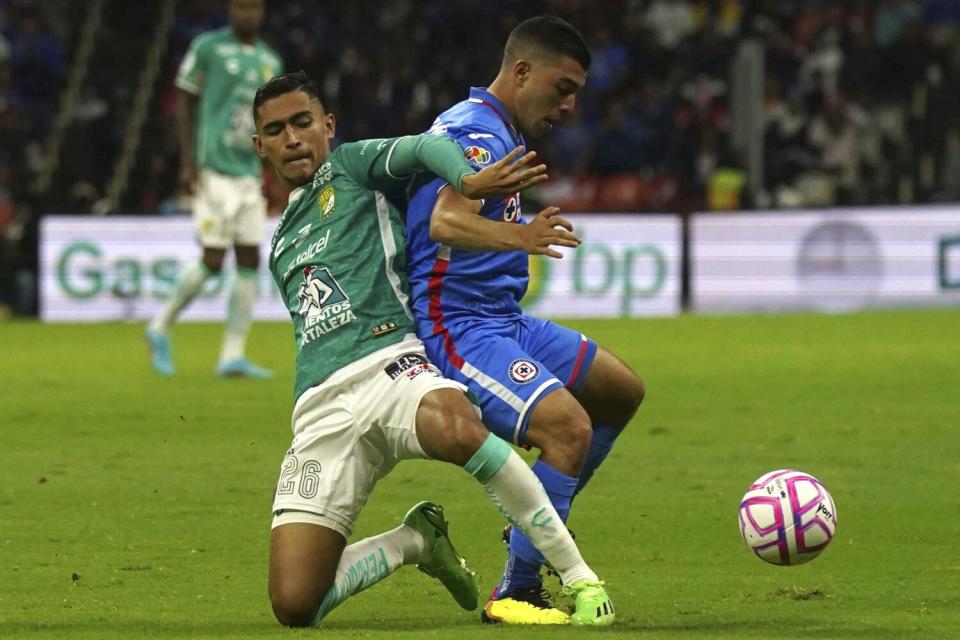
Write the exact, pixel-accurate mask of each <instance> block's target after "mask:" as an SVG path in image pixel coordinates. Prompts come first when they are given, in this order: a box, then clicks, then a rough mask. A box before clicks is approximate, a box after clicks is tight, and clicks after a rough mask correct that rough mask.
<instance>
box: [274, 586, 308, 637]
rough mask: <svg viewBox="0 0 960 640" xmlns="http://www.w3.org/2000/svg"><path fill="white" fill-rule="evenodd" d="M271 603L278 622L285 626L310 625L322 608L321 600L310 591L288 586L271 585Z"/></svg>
mask: <svg viewBox="0 0 960 640" xmlns="http://www.w3.org/2000/svg"><path fill="white" fill-rule="evenodd" d="M270 605H271V606H272V607H273V615H274V616H275V617H276V619H277V622H279V623H280V624H282V625H283V626H285V627H309V626H310V625H312V624H313V623H314V619H315V618H316V616H317V611H318V610H319V608H320V602H319V601H317V600H315V599H314V598H312V597H311V594H310V593H305V592H304V591H303V590H299V589H295V588H286V587H282V588H273V587H271V589H270Z"/></svg>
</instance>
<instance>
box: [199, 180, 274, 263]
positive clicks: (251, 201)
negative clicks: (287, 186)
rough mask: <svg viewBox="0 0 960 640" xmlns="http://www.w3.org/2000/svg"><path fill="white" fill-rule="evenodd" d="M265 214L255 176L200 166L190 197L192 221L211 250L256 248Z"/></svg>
mask: <svg viewBox="0 0 960 640" xmlns="http://www.w3.org/2000/svg"><path fill="white" fill-rule="evenodd" d="M266 217H267V201H266V199H265V198H264V197H263V184H262V182H261V180H260V178H258V177H254V176H228V175H224V174H222V173H217V172H216V171H211V170H210V169H201V170H200V174H199V176H198V178H197V191H196V194H195V195H194V198H193V224H194V226H195V228H196V232H197V237H198V238H199V240H200V244H201V245H203V246H204V247H207V248H210V249H227V248H229V247H232V246H234V245H241V246H252V247H259V246H260V243H261V242H262V241H263V226H264V221H265V220H266Z"/></svg>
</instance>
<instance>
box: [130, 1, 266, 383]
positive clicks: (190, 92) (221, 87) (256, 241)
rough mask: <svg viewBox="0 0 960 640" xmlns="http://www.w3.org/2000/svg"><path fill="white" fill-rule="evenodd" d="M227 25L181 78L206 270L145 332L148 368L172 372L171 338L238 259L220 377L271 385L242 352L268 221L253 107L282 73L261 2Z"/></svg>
mask: <svg viewBox="0 0 960 640" xmlns="http://www.w3.org/2000/svg"><path fill="white" fill-rule="evenodd" d="M229 13H230V25H229V26H228V27H224V28H223V29H217V30H215V31H210V32H207V33H204V34H201V35H200V36H198V37H197V38H196V39H195V40H194V41H193V42H192V43H191V45H190V50H189V51H188V52H187V55H186V56H185V57H184V59H183V62H182V63H181V65H180V70H179V72H178V73H177V79H176V86H177V133H178V140H179V143H180V187H181V190H182V191H183V193H184V194H185V195H188V196H191V199H192V207H191V208H192V209H193V219H194V226H195V229H196V235H197V238H198V240H199V241H200V244H201V245H202V246H203V258H202V260H200V261H198V262H196V263H194V264H192V265H190V266H188V267H187V268H186V269H185V270H184V271H183V273H182V274H181V275H180V278H179V280H178V282H177V286H176V289H175V290H174V292H173V295H172V296H171V297H170V299H169V300H168V301H167V304H166V305H165V306H164V307H163V309H162V310H161V311H160V313H159V314H157V316H156V317H155V318H154V319H153V321H152V322H151V323H150V326H149V328H148V329H147V340H148V342H149V343H150V347H151V364H152V365H153V368H154V370H156V371H157V372H158V373H160V374H162V375H166V376H169V375H172V374H173V371H174V364H173V353H172V350H171V345H170V337H169V336H170V330H171V328H172V326H173V324H174V322H175V321H176V318H177V316H178V315H179V314H180V313H181V312H182V311H183V310H184V309H185V308H186V307H187V305H189V304H190V302H191V301H193V300H194V298H196V296H197V295H199V293H200V290H201V289H202V287H203V283H204V282H205V281H206V280H207V278H208V277H210V276H212V275H216V274H218V273H219V272H220V270H221V268H222V266H223V259H224V255H225V254H226V251H227V249H229V248H230V247H233V249H234V252H235V254H236V257H237V272H236V278H234V280H233V284H232V288H231V291H230V304H229V306H228V311H227V323H226V330H225V332H224V336H223V345H222V347H221V350H220V361H219V364H218V366H217V373H218V374H219V375H221V376H246V377H250V378H266V377H270V372H269V371H266V370H265V369H262V368H260V367H257V366H256V365H254V364H252V363H251V362H250V361H248V360H247V359H246V357H245V356H244V350H245V346H246V340H247V333H248V332H249V330H250V323H251V320H252V316H253V306H254V303H255V302H256V295H257V270H258V268H259V265H260V242H261V241H262V240H263V226H264V221H265V219H266V200H265V199H264V197H263V188H262V182H263V181H262V176H261V166H262V164H261V161H260V158H258V157H257V154H256V153H254V150H253V149H251V148H250V135H251V134H252V133H253V130H254V128H253V119H252V118H251V116H250V103H251V102H253V96H254V94H255V93H256V91H257V87H259V86H260V85H261V84H263V83H264V82H265V81H266V80H267V79H269V78H271V77H273V76H274V75H276V74H277V73H279V72H280V71H281V70H282V67H283V65H282V63H281V61H280V57H279V56H278V55H277V54H276V53H275V52H274V51H273V50H272V49H270V47H268V46H267V45H266V44H265V43H264V42H263V41H262V40H260V39H259V38H258V37H257V32H258V31H259V29H260V24H261V22H262V21H263V0H230V3H229Z"/></svg>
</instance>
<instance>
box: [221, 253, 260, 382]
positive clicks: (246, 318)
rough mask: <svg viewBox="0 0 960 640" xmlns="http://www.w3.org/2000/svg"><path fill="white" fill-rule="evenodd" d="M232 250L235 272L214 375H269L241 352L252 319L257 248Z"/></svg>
mask: <svg viewBox="0 0 960 640" xmlns="http://www.w3.org/2000/svg"><path fill="white" fill-rule="evenodd" d="M235 251H236V255H237V273H236V277H235V278H234V279H233V286H232V287H231V289H230V302H229V305H228V307H227V323H226V327H225V329H224V334H223V345H222V347H221V349H220V361H219V364H218V365H217V374H218V375H220V376H224V377H246V378H257V379H263V378H272V377H273V374H272V373H271V372H270V371H268V370H267V369H264V368H262V367H258V366H257V365H255V364H253V363H252V362H250V361H249V360H247V358H246V356H245V355H244V351H245V348H246V344H247V335H248V334H249V332H250V325H251V324H252V322H253V306H254V304H255V303H256V300H257V271H258V269H259V267H260V249H259V247H256V246H249V245H237V246H236V247H235Z"/></svg>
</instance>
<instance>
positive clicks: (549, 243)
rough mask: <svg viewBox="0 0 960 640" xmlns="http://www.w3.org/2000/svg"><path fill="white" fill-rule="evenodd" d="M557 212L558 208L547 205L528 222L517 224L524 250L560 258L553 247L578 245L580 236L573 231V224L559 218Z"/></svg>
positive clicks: (560, 255)
mask: <svg viewBox="0 0 960 640" xmlns="http://www.w3.org/2000/svg"><path fill="white" fill-rule="evenodd" d="M559 213H560V209H559V208H557V207H547V208H546V209H544V210H543V211H541V212H540V213H538V214H537V217H536V218H534V219H533V220H531V221H530V222H529V223H528V224H524V225H517V226H518V227H519V228H518V231H517V233H519V234H520V240H521V243H522V244H523V250H524V251H526V252H527V253H537V254H542V255H546V256H550V257H551V258H562V257H563V254H561V253H560V252H559V251H557V250H556V249H554V248H553V247H555V246H556V247H578V246H580V238H578V237H577V236H576V234H574V233H573V225H572V224H570V222H569V221H568V220H566V219H564V218H561V217H560V216H559Z"/></svg>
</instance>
